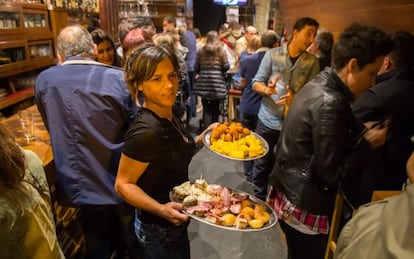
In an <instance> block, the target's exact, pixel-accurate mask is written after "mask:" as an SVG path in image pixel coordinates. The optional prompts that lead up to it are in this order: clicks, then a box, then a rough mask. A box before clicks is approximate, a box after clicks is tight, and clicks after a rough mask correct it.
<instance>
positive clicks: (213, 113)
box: [201, 98, 221, 130]
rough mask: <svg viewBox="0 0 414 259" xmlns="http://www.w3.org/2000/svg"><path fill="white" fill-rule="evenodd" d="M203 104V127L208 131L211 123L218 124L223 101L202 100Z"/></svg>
mask: <svg viewBox="0 0 414 259" xmlns="http://www.w3.org/2000/svg"><path fill="white" fill-rule="evenodd" d="M201 102H202V104H203V127H202V130H204V129H206V128H207V127H208V126H209V125H210V124H211V123H213V122H217V121H218V119H219V115H220V102H221V99H215V100H207V99H205V98H201Z"/></svg>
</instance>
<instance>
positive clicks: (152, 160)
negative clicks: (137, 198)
mask: <svg viewBox="0 0 414 259" xmlns="http://www.w3.org/2000/svg"><path fill="white" fill-rule="evenodd" d="M176 121H178V119H176ZM178 126H179V127H180V130H181V132H183V134H185V136H186V137H187V139H188V142H186V141H185V140H184V138H183V136H182V135H181V134H180V132H178V130H177V129H176V128H174V126H173V125H172V123H171V122H170V121H169V120H168V119H164V118H160V117H159V116H157V115H156V114H155V113H153V112H152V111H150V110H148V109H145V108H142V109H140V111H139V112H138V114H137V117H136V118H135V120H134V122H133V123H132V125H131V127H130V128H129V130H128V131H127V133H126V135H125V144H124V147H123V151H122V152H123V153H124V154H125V155H126V156H128V157H130V158H132V159H135V160H138V161H140V162H147V163H149V165H148V167H147V169H146V170H145V172H144V173H143V174H142V175H141V177H140V178H139V179H138V182H137V185H138V186H139V187H141V188H142V189H143V190H144V191H145V192H146V193H147V194H148V195H149V196H151V197H152V198H153V199H155V200H157V201H158V202H160V203H167V202H169V201H170V199H169V192H170V191H171V190H172V188H173V187H174V186H176V185H180V184H181V183H183V182H185V181H187V180H188V165H189V164H190V161H191V159H192V157H193V155H194V153H195V151H196V147H195V143H194V140H193V138H192V136H191V134H190V133H189V132H187V131H186V130H185V129H184V127H183V125H182V123H181V122H179V125H178ZM139 218H140V220H141V221H142V222H145V223H156V224H161V225H168V224H170V223H169V222H168V221H166V220H164V219H162V218H159V217H157V216H155V215H153V214H151V213H148V212H145V211H139Z"/></svg>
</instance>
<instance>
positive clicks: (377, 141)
mask: <svg viewBox="0 0 414 259" xmlns="http://www.w3.org/2000/svg"><path fill="white" fill-rule="evenodd" d="M364 125H365V127H367V129H368V130H367V131H366V132H365V134H364V138H365V140H366V141H368V143H369V144H370V146H371V147H372V148H377V147H380V146H382V145H384V143H385V141H386V139H387V134H388V128H389V120H387V121H385V122H384V123H378V122H375V121H369V122H367V123H365V124H364Z"/></svg>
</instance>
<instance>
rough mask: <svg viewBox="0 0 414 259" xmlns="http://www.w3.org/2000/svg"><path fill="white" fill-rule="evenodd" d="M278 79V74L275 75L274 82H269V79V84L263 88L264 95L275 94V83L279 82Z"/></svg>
mask: <svg viewBox="0 0 414 259" xmlns="http://www.w3.org/2000/svg"><path fill="white" fill-rule="evenodd" d="M279 78H280V76H279V74H277V75H276V76H275V79H274V80H271V79H270V80H269V82H268V83H267V87H265V89H264V91H263V94H264V95H272V94H277V90H276V84H277V81H279Z"/></svg>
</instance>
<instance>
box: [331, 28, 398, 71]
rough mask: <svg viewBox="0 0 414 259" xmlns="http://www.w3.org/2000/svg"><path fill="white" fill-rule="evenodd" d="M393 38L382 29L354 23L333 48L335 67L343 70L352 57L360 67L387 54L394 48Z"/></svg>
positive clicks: (340, 36)
mask: <svg viewBox="0 0 414 259" xmlns="http://www.w3.org/2000/svg"><path fill="white" fill-rule="evenodd" d="M393 46H394V44H393V43H392V40H391V38H390V37H389V36H388V35H387V34H385V32H383V31H382V30H380V29H378V28H375V27H371V26H367V25H362V24H357V23H354V24H352V25H350V26H349V27H347V28H346V29H345V30H344V31H343V32H342V33H341V34H340V35H339V38H338V41H337V43H336V44H335V45H334V48H333V53H332V56H333V67H334V69H336V70H341V69H342V68H344V67H345V65H346V64H347V63H348V62H349V60H351V59H352V58H355V59H357V63H358V66H359V67H360V69H362V68H363V67H365V66H366V65H368V64H371V63H373V62H375V60H376V59H377V58H378V57H381V56H385V55H387V54H388V53H389V52H390V51H391V50H392V48H393Z"/></svg>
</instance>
